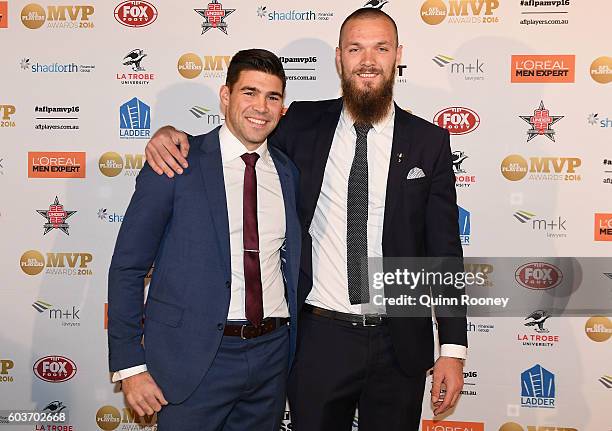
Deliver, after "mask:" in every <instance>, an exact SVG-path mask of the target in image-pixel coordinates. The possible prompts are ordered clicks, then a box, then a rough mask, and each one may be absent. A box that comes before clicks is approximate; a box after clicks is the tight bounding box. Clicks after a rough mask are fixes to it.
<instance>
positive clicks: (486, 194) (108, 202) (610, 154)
mask: <svg viewBox="0 0 612 431" xmlns="http://www.w3.org/2000/svg"><path fill="white" fill-rule="evenodd" d="M362 1H364V0H343V1H342V2H329V1H323V0H310V1H292V2H287V1H280V0H269V1H264V0H262V1H260V2H259V3H257V2H250V1H243V0H223V1H215V0H213V1H212V2H209V1H206V0H205V1H194V0H184V1H180V2H169V1H165V2H161V1H154V2H153V1H152V2H146V1H129V2H119V1H117V0H114V1H112V0H111V1H109V0H107V1H94V0H90V1H87V0H85V1H84V2H78V3H75V2H74V1H60V0H57V1H54V0H44V2H38V3H28V2H26V1H16V0H9V1H0V40H2V42H3V43H2V47H3V54H2V64H1V65H0V73H1V76H2V83H3V86H2V91H1V92H0V141H1V144H0V186H1V188H2V199H1V200H0V226H1V229H2V243H3V246H2V250H1V264H2V290H1V292H2V300H1V301H0V314H1V315H2V327H1V329H0V337H1V338H0V339H1V347H0V409H2V410H4V411H3V412H2V415H0V416H2V418H0V426H4V425H2V424H1V423H6V421H7V420H8V412H6V410H8V409H18V410H37V411H39V412H46V413H58V414H59V413H67V414H68V415H67V416H68V419H67V420H66V421H65V422H64V423H63V425H61V426H56V427H55V428H54V427H53V426H52V425H51V424H49V423H43V422H40V421H34V422H31V423H30V424H28V425H21V426H18V427H15V428H11V429H24V430H31V429H35V430H62V431H71V430H75V431H76V430H88V431H92V430H97V429H99V430H138V429H152V428H153V427H155V420H156V419H155V417H147V418H138V417H136V416H135V415H134V413H133V412H132V411H131V410H130V409H129V408H126V406H125V404H124V402H123V397H122V394H121V393H120V392H118V390H117V388H116V386H115V385H113V384H111V382H110V376H109V373H108V369H107V359H106V357H107V347H106V330H105V326H106V318H105V309H106V307H105V302H106V275H107V268H108V266H109V263H110V259H111V253H112V249H113V245H114V241H115V237H116V235H117V231H118V229H119V227H120V225H121V222H122V219H123V214H124V210H125V208H126V206H127V204H128V201H129V198H130V196H131V193H132V191H133V188H134V179H135V177H136V175H137V174H138V172H139V170H140V169H141V168H142V165H143V163H144V161H145V159H144V146H145V144H146V142H147V140H148V139H149V137H150V135H151V134H152V132H153V131H155V130H156V129H157V128H158V127H160V126H162V125H165V124H174V125H175V126H177V127H178V128H180V129H183V130H186V131H189V132H190V133H192V134H200V133H204V132H207V131H209V130H211V128H213V127H215V126H217V125H219V124H222V123H223V121H224V118H223V114H222V112H220V108H219V104H218V90H219V86H220V85H221V84H222V83H223V82H224V77H225V73H226V69H227V66H228V63H229V61H230V59H231V56H232V54H233V53H234V52H235V51H237V50H239V49H241V48H248V47H264V48H268V49H270V50H272V51H274V52H276V53H277V54H278V55H279V56H280V58H281V60H282V61H283V64H284V66H285V68H286V72H287V75H288V78H289V82H288V87H287V102H291V101H293V100H304V99H324V98H332V97H336V96H337V95H338V94H339V93H338V91H339V90H338V89H339V82H338V78H337V75H336V72H335V67H334V48H335V46H336V43H337V37H338V30H339V26H340V24H341V22H342V20H343V19H344V17H346V16H347V15H348V14H349V13H350V12H352V11H353V10H354V9H357V8H359V7H361V6H363V5H364V4H363V3H362ZM368 5H369V6H371V7H378V8H383V10H384V11H385V12H387V13H389V14H390V15H392V16H393V17H394V18H395V19H396V21H397V23H398V26H399V29H400V34H399V37H400V41H401V43H403V45H404V58H403V60H402V64H400V65H398V68H397V78H396V86H395V99H396V101H397V103H398V104H399V105H400V106H401V107H402V108H404V109H408V110H411V111H412V112H414V113H415V114H417V115H419V116H421V117H424V118H426V119H428V120H430V121H432V122H433V123H435V124H437V125H439V126H441V127H445V128H447V129H448V130H449V131H450V133H451V134H452V137H451V138H452V150H453V156H454V169H455V173H456V177H457V183H456V187H457V193H458V200H459V205H460V207H461V208H460V229H461V232H460V234H461V239H462V243H463V246H464V252H465V254H466V256H530V257H533V261H534V262H537V259H536V258H535V257H536V256H599V257H605V256H609V255H610V252H611V250H612V248H611V247H612V242H611V241H612V199H610V196H611V192H612V104H611V103H610V101H611V100H612V97H611V96H612V84H611V81H612V51H611V50H610V44H609V43H606V41H608V42H609V40H610V38H609V31H608V28H609V24H610V23H609V20H610V13H611V12H612V3H611V2H610V1H609V0H592V1H588V2H587V1H578V0H556V1H542V0H427V1H424V2H423V1H421V0H413V1H399V0H389V1H387V0H371V1H370V2H369V3H368ZM393 157H395V155H394V156H393ZM398 157H399V158H400V160H401V155H398ZM203 228H206V227H205V226H203ZM527 262H529V260H527ZM485 266H486V265H485ZM526 268H527V270H526V271H525V272H524V277H523V280H522V281H523V283H522V284H523V286H526V287H529V288H533V286H536V287H537V286H541V284H539V283H541V282H544V283H549V286H550V283H552V284H555V283H556V280H557V279H556V278H552V279H548V281H547V277H550V276H551V275H550V273H549V271H548V270H547V269H546V266H545V265H542V264H533V265H531V266H529V267H526ZM606 270H607V271H608V272H605V271H606ZM488 271H493V268H488ZM521 274H523V272H521ZM558 276H559V274H555V275H554V277H558ZM589 276H590V278H589V279H590V280H592V285H590V286H588V287H589V288H592V289H606V290H608V291H609V289H610V287H611V286H612V265H610V266H609V267H608V268H607V269H604V270H598V271H594V272H590V273H589ZM529 277H535V280H531V281H530V280H529ZM538 279H542V280H543V281H542V280H538ZM506 283H508V284H510V283H513V284H514V285H515V286H516V288H517V289H523V288H524V287H521V285H520V284H518V283H516V282H515V280H514V279H513V278H510V279H508V280H507V281H506ZM490 287H491V288H492V289H494V287H495V286H490ZM608 306H609V304H608ZM551 316H552V314H551V312H550V310H541V309H538V308H535V307H534V310H533V313H531V314H530V315H524V316H515V317H507V318H497V319H496V318H494V317H491V318H481V317H479V318H476V317H474V318H470V319H469V323H468V331H469V336H470V349H469V358H468V360H467V362H466V366H465V381H466V385H465V390H464V393H463V395H462V397H461V400H460V403H459V406H458V407H457V408H456V409H455V411H453V412H452V413H451V414H450V415H446V416H444V417H442V418H433V417H432V413H431V409H430V406H429V403H428V402H427V399H426V400H425V403H424V414H423V419H424V420H423V423H422V429H423V430H426V431H447V430H461V431H465V430H470V431H477V430H485V429H486V430H496V431H497V430H500V431H521V430H523V431H526V430H539V431H544V430H566V431H568V430H579V431H609V430H611V429H612V415H611V414H610V411H609V406H610V405H611V401H612V365H611V364H612V361H611V360H610V359H611V352H612V350H611V344H610V342H611V341H610V337H611V333H612V325H611V321H610V318H609V317H605V316H598V315H589V314H588V312H587V313H585V315H584V316H582V317H577V316H574V317H555V316H552V317H551ZM174 366H176V367H180V366H181V364H174ZM35 419H36V418H35ZM38 419H42V418H40V417H38ZM434 419H438V420H436V421H434ZM357 427H358V417H357V416H356V418H355V428H357ZM291 428H292V425H291V416H290V413H289V412H286V414H285V418H284V421H283V428H282V429H285V430H288V429H291ZM313 431H315V430H313ZM407 431H408V430H407Z"/></svg>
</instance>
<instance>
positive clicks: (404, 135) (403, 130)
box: [383, 105, 413, 254]
mask: <svg viewBox="0 0 612 431" xmlns="http://www.w3.org/2000/svg"><path fill="white" fill-rule="evenodd" d="M394 106H395V120H394V123H393V143H392V144H391V158H390V160H389V174H388V176H387V191H386V197H385V216H384V226H383V244H384V237H385V234H386V233H387V231H388V227H389V225H390V223H391V222H390V219H391V215H392V214H393V211H394V210H395V206H396V205H397V201H398V199H399V195H400V193H399V190H398V188H399V185H400V184H401V183H402V180H403V178H404V176H405V174H406V170H407V169H408V167H409V166H408V165H407V164H406V163H401V162H398V159H399V156H398V155H399V154H402V157H401V160H404V161H407V160H408V151H409V150H410V143H411V141H412V138H413V136H412V130H411V128H410V120H411V119H410V114H409V113H407V112H406V111H404V110H403V109H401V108H400V107H399V106H397V105H394ZM383 254H384V251H383Z"/></svg>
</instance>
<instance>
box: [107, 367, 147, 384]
mask: <svg viewBox="0 0 612 431" xmlns="http://www.w3.org/2000/svg"><path fill="white" fill-rule="evenodd" d="M145 371H147V366H146V365H145V364H142V365H136V366H135V367H130V368H126V369H124V370H119V371H116V372H114V373H113V379H112V382H113V383H116V382H118V381H119V380H123V379H127V378H128V377H132V376H135V375H136V374H140V373H144V372H145Z"/></svg>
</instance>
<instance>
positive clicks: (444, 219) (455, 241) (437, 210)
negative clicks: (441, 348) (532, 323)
mask: <svg viewBox="0 0 612 431" xmlns="http://www.w3.org/2000/svg"><path fill="white" fill-rule="evenodd" d="M440 147H441V149H440V153H439V154H438V158H437V160H436V163H435V166H434V171H433V177H432V183H431V191H430V195H429V199H428V203H427V209H426V222H425V223H426V247H427V255H428V256H435V257H449V258H450V259H448V260H447V261H444V262H443V265H442V267H443V268H444V269H445V270H447V271H453V272H463V250H462V248H461V241H460V239H459V211H458V207H457V192H456V190H455V174H454V172H453V164H452V155H451V148H450V137H449V133H448V131H446V130H445V131H444V134H443V136H442V144H441V146H440ZM432 293H434V294H441V295H443V296H445V297H456V298H457V299H459V297H460V296H461V294H463V293H464V291H463V290H460V289H456V288H454V287H452V286H449V287H444V288H443V289H442V290H440V291H437V292H432ZM459 304H460V302H459ZM436 310H437V312H436V320H437V321H438V335H439V339H440V344H456V345H461V346H467V319H466V312H467V308H466V307H465V306H462V305H457V306H443V307H442V306H438V307H436Z"/></svg>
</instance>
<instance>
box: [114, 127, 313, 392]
mask: <svg viewBox="0 0 612 431" xmlns="http://www.w3.org/2000/svg"><path fill="white" fill-rule="evenodd" d="M190 145H191V151H190V153H189V156H188V162H189V168H188V169H186V170H185V172H184V173H183V175H180V176H177V177H176V178H174V179H170V178H168V177H166V176H165V175H162V176H159V175H157V174H156V173H155V172H153V170H152V169H151V168H150V167H149V165H148V164H145V165H144V167H143V168H142V170H141V172H140V174H139V175H138V178H137V180H136V191H135V192H134V195H133V196H132V200H131V202H130V205H129V207H128V209H127V212H126V214H125V218H124V220H123V224H122V226H121V229H120V231H119V236H118V238H117V243H116V246H115V251H114V254H113V259H112V262H111V266H110V269H109V278H108V344H109V363H110V370H111V371H118V370H122V369H126V368H129V367H133V366H136V365H140V364H146V365H147V369H148V371H149V372H150V373H151V375H152V376H153V378H154V379H155V381H156V382H157V384H158V385H159V386H160V388H161V389H162V391H163V392H164V395H165V397H166V399H167V400H168V401H170V402H174V403H177V402H181V401H183V400H184V399H186V398H187V397H188V396H189V395H190V394H191V393H192V392H193V391H194V390H195V388H196V387H197V385H198V383H199V382H200V381H201V379H202V377H203V376H204V374H205V373H206V371H207V370H208V368H209V367H210V365H211V363H212V361H213V359H214V357H215V355H216V352H217V349H218V347H219V344H220V342H221V338H222V336H223V327H224V323H225V321H226V319H227V313H228V309H229V303H230V294H231V268H230V238H229V223H228V216H227V203H226V198H225V185H224V181H223V167H222V162H221V151H220V144H219V129H218V128H217V129H215V130H213V131H212V132H210V133H208V134H206V135H201V136H196V137H192V138H190ZM269 150H270V154H271V156H272V159H273V160H274V164H275V166H276V170H277V172H278V175H279V179H280V183H281V188H282V193H283V199H284V204H285V220H286V240H285V245H284V247H283V249H282V251H281V267H282V271H283V275H284V279H285V297H286V299H287V303H288V306H289V312H290V314H291V327H290V328H291V329H290V340H291V355H290V358H289V361H290V362H291V359H292V358H293V352H294V351H295V340H296V330H297V280H298V275H299V274H298V273H299V261H300V249H301V233H300V224H299V219H298V215H297V210H296V192H297V189H298V181H299V180H298V172H297V169H296V168H295V165H294V164H293V163H292V162H291V161H290V160H289V158H288V157H287V156H286V155H285V154H283V153H282V152H281V151H280V150H278V149H277V148H273V147H269ZM279 216H280V215H279ZM153 262H155V271H154V272H153V277H152V280H151V284H150V287H149V294H148V298H147V302H146V305H145V306H144V309H143V302H144V289H143V286H144V278H145V275H146V274H147V271H148V270H149V268H150V267H151V265H152V264H153ZM143 316H144V319H145V320H144V326H143V324H142V320H143ZM143 334H144V345H143V344H142V343H141V340H142V337H143Z"/></svg>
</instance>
